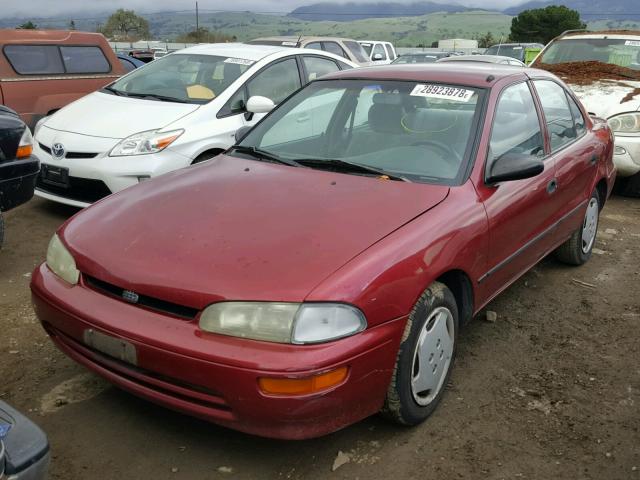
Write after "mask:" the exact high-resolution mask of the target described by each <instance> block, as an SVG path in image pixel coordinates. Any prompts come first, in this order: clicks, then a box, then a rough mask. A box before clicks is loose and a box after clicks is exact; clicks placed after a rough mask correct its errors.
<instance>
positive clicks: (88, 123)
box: [45, 92, 199, 139]
mask: <svg viewBox="0 0 640 480" xmlns="http://www.w3.org/2000/svg"><path fill="white" fill-rule="evenodd" d="M198 107H199V105H194V104H189V103H171V102H160V101H155V100H144V99H141V98H128V97H118V96H116V95H111V94H108V93H102V92H94V93H90V94H89V95H87V96H85V97H82V98H81V99H79V100H76V101H75V102H73V103H71V104H69V105H67V106H66V107H64V108H62V109H61V110H59V111H57V112H56V113H55V114H54V115H52V116H51V117H50V118H48V119H47V120H46V123H45V125H46V126H47V127H49V128H52V129H54V130H60V131H65V132H71V133H79V134H81V135H90V136H93V137H106V138H114V139H123V138H126V137H128V136H129V135H133V134H134V133H138V132H143V131H146V130H154V129H159V128H162V127H164V126H166V125H168V124H170V123H172V122H175V121H176V120H178V119H179V118H181V117H183V116H185V115H188V114H190V113H192V112H194V111H196V110H197V109H198Z"/></svg>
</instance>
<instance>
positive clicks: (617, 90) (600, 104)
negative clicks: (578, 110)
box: [565, 79, 640, 119]
mask: <svg viewBox="0 0 640 480" xmlns="http://www.w3.org/2000/svg"><path fill="white" fill-rule="evenodd" d="M565 81H567V83H568V84H569V86H570V87H571V89H572V90H573V92H574V93H575V94H576V96H577V97H578V98H579V99H580V101H581V102H582V103H583V104H584V106H585V108H586V109H587V111H588V112H589V113H590V114H595V116H597V117H600V118H604V119H607V118H609V117H611V116H613V115H617V114H618V113H624V112H635V111H636V110H638V109H640V82H635V81H630V80H620V81H617V80H600V81H598V82H594V83H592V84H590V85H576V84H572V83H571V80H570V79H568V80H565ZM634 92H635V95H633V93H634Z"/></svg>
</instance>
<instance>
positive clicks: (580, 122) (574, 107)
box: [567, 95, 586, 137]
mask: <svg viewBox="0 0 640 480" xmlns="http://www.w3.org/2000/svg"><path fill="white" fill-rule="evenodd" d="M567 98H569V108H570V109H571V115H573V124H574V125H575V127H576V135H577V136H578V137H580V136H582V134H583V133H584V132H585V131H586V127H585V122H584V116H583V115H582V112H581V111H580V108H579V107H578V104H577V103H576V102H575V100H573V98H571V97H570V96H568V95H567Z"/></svg>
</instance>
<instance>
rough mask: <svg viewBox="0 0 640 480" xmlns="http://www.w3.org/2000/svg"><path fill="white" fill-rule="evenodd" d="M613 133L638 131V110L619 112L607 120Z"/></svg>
mask: <svg viewBox="0 0 640 480" xmlns="http://www.w3.org/2000/svg"><path fill="white" fill-rule="evenodd" d="M607 123H608V124H609V126H610V127H611V130H613V133H622V134H625V133H640V112H630V113H621V114H619V115H614V116H613V117H611V118H609V120H607Z"/></svg>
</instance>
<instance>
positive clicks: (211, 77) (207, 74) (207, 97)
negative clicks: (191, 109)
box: [111, 54, 253, 103]
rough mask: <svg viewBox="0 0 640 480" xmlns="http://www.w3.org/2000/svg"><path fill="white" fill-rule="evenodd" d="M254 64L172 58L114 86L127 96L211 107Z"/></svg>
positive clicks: (209, 58) (189, 56) (190, 56)
mask: <svg viewBox="0 0 640 480" xmlns="http://www.w3.org/2000/svg"><path fill="white" fill-rule="evenodd" d="M252 63H253V62H252V61H250V60H244V59H240V58H229V57H220V56H214V55H196V54H172V55H167V56H165V57H162V58H159V59H158V60H155V61H153V62H151V63H149V64H148V65H146V66H145V67H144V68H141V69H138V70H135V71H134V72H132V73H131V74H129V75H127V76H126V77H123V78H122V79H120V80H118V81H117V82H115V83H114V84H113V85H111V89H112V90H115V91H117V92H120V93H122V94H124V95H130V96H136V97H144V96H149V97H150V98H153V97H159V98H164V99H175V100H177V101H181V102H185V103H208V102H210V101H211V100H213V99H214V98H215V97H217V96H218V95H220V94H221V93H222V92H224V91H225V90H226V89H227V87H228V86H229V85H231V84H232V83H233V82H234V81H235V80H236V79H237V78H238V77H240V75H242V74H243V73H244V72H245V71H246V70H247V69H248V68H249V67H250V65H251V64H252Z"/></svg>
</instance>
